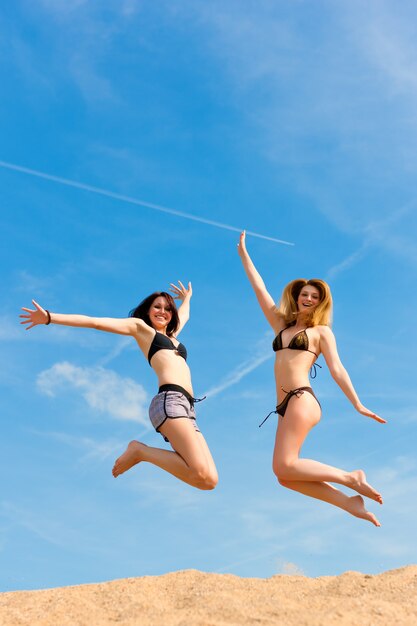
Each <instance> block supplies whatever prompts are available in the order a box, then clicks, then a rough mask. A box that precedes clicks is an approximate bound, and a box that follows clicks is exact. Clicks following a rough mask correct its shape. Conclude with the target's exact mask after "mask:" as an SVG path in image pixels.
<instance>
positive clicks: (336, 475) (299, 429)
mask: <svg viewBox="0 0 417 626" xmlns="http://www.w3.org/2000/svg"><path fill="white" fill-rule="evenodd" d="M320 413H321V410H320V407H319V406H318V404H317V402H316V400H315V398H314V397H313V396H311V395H310V394H303V395H302V396H300V397H299V398H293V399H291V401H290V402H289V404H288V408H287V411H286V413H285V417H284V418H280V420H279V423H278V429H277V434H276V439H275V449H274V458H273V470H274V473H275V474H276V476H277V477H278V479H281V480H285V481H314V482H332V483H338V484H341V485H344V486H346V487H350V488H351V489H354V490H355V491H357V492H358V493H360V494H362V495H364V496H367V497H368V498H372V499H373V500H375V501H377V502H379V503H380V504H382V497H381V495H380V494H379V493H378V492H377V491H376V490H375V489H373V487H371V486H370V485H369V484H368V483H367V482H366V476H365V474H364V472H363V471H362V470H356V471H354V472H347V471H345V470H341V469H338V468H336V467H332V466H331V465H326V464H324V463H320V462H318V461H313V460H311V459H300V458H299V454H300V451H301V447H302V445H303V443H304V441H305V438H306V437H307V435H308V433H309V432H310V430H311V429H312V428H313V426H315V425H316V424H317V423H318V421H319V420H320Z"/></svg>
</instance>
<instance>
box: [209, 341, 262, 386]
mask: <svg viewBox="0 0 417 626" xmlns="http://www.w3.org/2000/svg"><path fill="white" fill-rule="evenodd" d="M255 351H256V352H257V353H258V354H257V356H255V358H253V359H249V360H247V361H244V362H243V363H241V364H240V365H238V366H237V367H235V368H234V369H233V370H231V371H230V372H228V373H227V374H226V375H225V376H224V377H223V380H221V381H220V382H219V383H218V384H217V385H215V386H214V387H211V388H210V389H208V390H207V391H205V392H204V393H203V395H205V396H207V397H213V396H216V395H217V394H218V393H221V392H222V391H225V390H226V389H228V388H229V387H232V386H233V385H236V383H238V382H240V381H241V380H242V378H244V377H245V376H246V375H247V374H250V373H251V372H253V370H255V369H256V368H258V367H259V366H260V365H262V364H263V363H265V362H266V361H269V360H270V359H272V358H273V356H274V354H273V352H272V350H271V333H270V332H268V333H267V334H266V335H264V337H263V338H262V339H261V340H260V341H259V342H258V345H257V346H256V348H255Z"/></svg>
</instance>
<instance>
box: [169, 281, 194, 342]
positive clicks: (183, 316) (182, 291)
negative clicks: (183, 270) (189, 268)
mask: <svg viewBox="0 0 417 626" xmlns="http://www.w3.org/2000/svg"><path fill="white" fill-rule="evenodd" d="M170 284H171V287H170V291H171V292H172V295H173V296H174V298H175V300H181V305H180V306H179V308H178V317H179V318H180V325H179V327H178V329H177V331H176V333H175V336H177V335H179V334H180V332H181V331H182V329H183V328H184V326H185V325H186V323H187V322H188V320H189V319H190V300H191V296H192V295H193V289H192V287H191V283H188V288H186V287H184V285H183V284H182V282H181V281H180V280H179V281H178V284H179V287H177V286H176V285H174V283H170Z"/></svg>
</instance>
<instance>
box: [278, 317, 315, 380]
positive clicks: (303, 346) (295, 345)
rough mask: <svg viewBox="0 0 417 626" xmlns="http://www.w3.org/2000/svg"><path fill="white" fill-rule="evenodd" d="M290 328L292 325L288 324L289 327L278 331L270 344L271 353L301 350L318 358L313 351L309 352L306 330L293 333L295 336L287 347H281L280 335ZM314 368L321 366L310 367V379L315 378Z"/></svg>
mask: <svg viewBox="0 0 417 626" xmlns="http://www.w3.org/2000/svg"><path fill="white" fill-rule="evenodd" d="M291 326H293V324H290V325H289V326H286V327H285V328H283V329H282V330H280V332H279V333H278V335H277V336H276V337H275V339H274V341H273V342H272V349H273V351H274V352H278V351H279V350H303V351H304V352H311V354H314V355H315V356H316V357H318V354H317V353H316V352H313V350H310V349H309V347H308V346H309V342H308V335H307V333H306V329H304V330H300V331H299V332H298V333H295V335H294V336H293V337H291V341H290V343H289V344H288V346H283V345H282V333H283V332H284V330H287V328H290V327H291ZM316 366H317V367H320V368H321V365H319V364H318V363H314V364H313V365H312V367H311V378H315V377H316V374H317V371H316Z"/></svg>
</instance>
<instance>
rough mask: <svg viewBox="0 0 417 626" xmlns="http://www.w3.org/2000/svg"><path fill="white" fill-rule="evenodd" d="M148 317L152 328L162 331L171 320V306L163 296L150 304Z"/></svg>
mask: <svg viewBox="0 0 417 626" xmlns="http://www.w3.org/2000/svg"><path fill="white" fill-rule="evenodd" d="M148 315H149V319H150V322H151V324H152V327H153V328H155V330H159V331H160V332H161V331H164V330H165V329H166V327H167V326H168V324H169V323H170V321H171V319H172V309H171V305H170V304H169V302H168V300H167V299H166V298H164V296H158V297H157V298H155V300H154V301H153V302H152V304H151V306H150V309H149V312H148Z"/></svg>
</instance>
